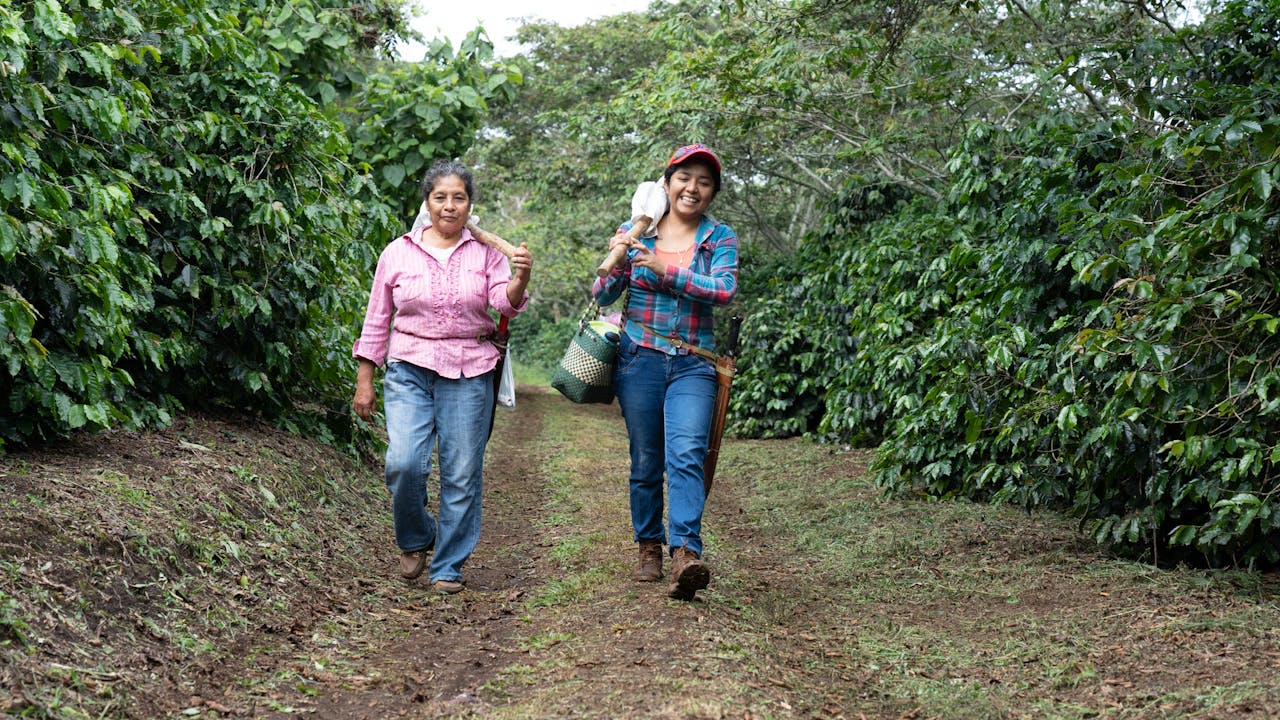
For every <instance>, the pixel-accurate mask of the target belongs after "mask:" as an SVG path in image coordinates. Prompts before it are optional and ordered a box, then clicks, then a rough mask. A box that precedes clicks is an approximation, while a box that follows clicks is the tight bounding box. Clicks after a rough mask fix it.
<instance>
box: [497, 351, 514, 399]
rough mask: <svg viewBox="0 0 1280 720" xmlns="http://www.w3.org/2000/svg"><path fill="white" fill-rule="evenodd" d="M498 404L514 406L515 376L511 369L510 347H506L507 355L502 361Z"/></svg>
mask: <svg viewBox="0 0 1280 720" xmlns="http://www.w3.org/2000/svg"><path fill="white" fill-rule="evenodd" d="M498 404H499V405H502V406H503V407H509V408H513V407H515V406H516V377H515V374H514V373H512V371H511V348H509V347H508V348H507V356H506V358H504V359H503V361H502V378H501V379H500V380H499V381H498Z"/></svg>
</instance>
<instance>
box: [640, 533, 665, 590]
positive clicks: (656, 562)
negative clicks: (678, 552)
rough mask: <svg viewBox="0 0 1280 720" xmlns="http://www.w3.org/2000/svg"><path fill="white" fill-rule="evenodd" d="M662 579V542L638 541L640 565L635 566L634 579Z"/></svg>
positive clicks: (644, 580) (645, 580) (654, 580)
mask: <svg viewBox="0 0 1280 720" xmlns="http://www.w3.org/2000/svg"><path fill="white" fill-rule="evenodd" d="M661 579H662V543H660V542H658V541H657V540H641V541H640V565H639V566H638V567H636V580H637V581H639V582H657V581H658V580H661Z"/></svg>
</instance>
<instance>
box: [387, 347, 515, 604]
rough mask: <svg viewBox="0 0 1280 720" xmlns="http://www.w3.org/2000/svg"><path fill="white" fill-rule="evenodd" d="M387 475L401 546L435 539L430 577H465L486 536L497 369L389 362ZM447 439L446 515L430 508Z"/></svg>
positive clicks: (443, 472) (443, 469)
mask: <svg viewBox="0 0 1280 720" xmlns="http://www.w3.org/2000/svg"><path fill="white" fill-rule="evenodd" d="M383 395H384V396H385V399H386V400H385V402H386V415H387V439H388V442H387V457H386V481H387V489H388V490H389V491H391V512H392V517H393V519H394V520H395V528H396V545H398V546H399V547H400V550H401V551H402V552H413V551H415V550H423V549H425V548H429V547H431V546H432V545H434V546H435V555H434V556H432V558H431V572H430V579H431V580H432V581H435V580H454V581H457V580H460V579H461V578H462V564H463V563H464V562H466V560H467V558H468V557H470V555H471V553H472V551H474V550H475V549H476V543H477V542H479V541H480V498H481V495H482V489H483V484H482V481H481V473H482V470H483V467H484V449H485V445H486V443H487V442H488V439H489V437H488V435H489V432H488V431H489V415H490V413H491V412H493V378H492V374H491V373H485V374H484V375H480V376H479V377H473V378H465V377H464V378H458V379H457V380H450V379H449V378H443V377H440V376H439V375H437V374H436V373H435V372H433V371H431V370H427V369H426V368H421V367H418V366H416V365H413V364H410V363H407V362H393V363H390V364H388V365H387V371H386V376H385V377H384V378H383ZM437 439H438V440H439V442H440V447H439V452H438V455H439V458H440V468H439V474H440V510H439V516H440V519H439V522H438V523H437V521H436V518H434V517H432V515H431V513H430V512H429V511H428V510H427V508H426V504H427V498H428V492H427V476H428V475H429V474H430V472H431V450H432V448H433V447H434V446H435V445H436V441H437Z"/></svg>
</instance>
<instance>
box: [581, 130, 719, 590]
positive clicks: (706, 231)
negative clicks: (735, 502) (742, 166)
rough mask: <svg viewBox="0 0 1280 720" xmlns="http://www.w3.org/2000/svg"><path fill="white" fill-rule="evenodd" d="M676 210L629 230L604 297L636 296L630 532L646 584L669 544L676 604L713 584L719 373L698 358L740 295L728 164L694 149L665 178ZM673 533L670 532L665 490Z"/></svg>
mask: <svg viewBox="0 0 1280 720" xmlns="http://www.w3.org/2000/svg"><path fill="white" fill-rule="evenodd" d="M663 187H664V189H665V190H666V193H667V200H668V203H667V204H668V208H669V209H668V210H667V212H666V214H665V215H663V216H662V218H661V219H659V220H658V223H657V225H656V230H655V231H653V232H651V233H649V234H648V235H644V234H642V235H641V237H639V238H638V239H636V240H629V239H628V238H627V237H626V231H627V230H628V229H630V223H624V224H623V225H622V227H621V228H620V229H619V231H618V234H617V235H616V236H615V237H614V238H613V239H612V240H610V243H609V247H610V250H612V249H613V248H614V247H615V246H617V245H626V247H627V259H626V262H625V263H622V264H621V265H619V266H618V267H616V268H615V269H614V270H613V271H612V272H611V273H610V274H608V275H606V276H604V277H602V278H600V279H598V280H597V281H596V283H595V286H594V288H593V292H594V294H595V298H596V301H597V302H599V303H600V304H601V305H609V304H611V303H613V302H614V301H616V300H617V299H618V298H620V297H623V296H624V293H625V297H626V302H625V306H624V307H623V309H622V318H623V332H622V341H621V344H620V346H619V354H618V361H617V365H616V367H615V370H614V384H615V386H616V389H617V397H618V405H619V406H620V407H621V408H622V416H623V418H624V419H625V420H626V425H627V435H628V439H629V441H630V445H631V476H630V498H631V523H632V526H633V528H634V530H635V536H634V537H635V540H636V542H637V543H639V564H638V567H637V569H636V575H635V577H636V580H639V581H641V582H656V581H657V580H660V579H662V563H663V557H662V556H663V553H662V548H663V543H664V541H665V542H666V545H667V546H668V548H669V552H670V553H671V579H672V583H671V586H670V588H669V590H668V595H670V596H671V597H673V598H676V599H680V600H692V599H693V597H694V594H695V593H696V592H697V591H698V590H701V589H703V588H705V587H707V585H708V583H710V581H711V571H710V569H709V568H708V567H707V565H706V563H704V562H703V560H702V551H703V546H702V510H703V506H704V505H705V503H706V499H707V498H706V491H705V490H704V487H703V461H704V460H705V459H706V455H707V447H708V443H709V440H710V427H711V415H712V411H713V409H714V405H715V396H716V371H715V367H714V366H713V365H712V364H711V363H710V362H708V361H707V360H705V359H704V358H702V357H699V356H698V355H696V354H692V353H690V352H689V350H688V349H687V348H683V347H678V346H677V345H673V344H672V342H671V341H670V339H671V338H678V339H679V340H681V341H683V343H679V344H688V345H694V346H698V347H701V348H705V349H707V350H709V351H710V350H713V349H714V345H715V336H714V334H713V332H712V330H713V327H712V323H713V317H712V311H713V309H714V308H715V307H716V306H720V305H725V304H728V303H729V301H730V300H732V299H733V296H734V294H735V293H736V292H737V288H738V239H737V237H736V236H735V235H734V232H733V229H732V228H730V227H729V226H728V225H725V224H724V223H721V222H717V221H716V220H715V219H714V218H712V217H711V216H710V215H708V214H707V208H708V207H709V206H710V205H711V201H712V200H713V199H715V196H716V193H717V192H719V191H720V159H719V158H718V157H716V154H715V153H714V152H712V151H711V149H710V148H708V147H707V146H705V145H702V144H700V143H699V144H695V145H686V146H684V147H681V148H679V149H677V150H676V151H675V152H674V153H673V154H672V155H671V158H670V159H669V160H668V161H667V167H666V170H665V172H664V174H663ZM664 475H665V485H666V490H667V501H668V507H667V509H666V515H667V521H668V524H669V527H668V528H666V529H664V528H663V489H664Z"/></svg>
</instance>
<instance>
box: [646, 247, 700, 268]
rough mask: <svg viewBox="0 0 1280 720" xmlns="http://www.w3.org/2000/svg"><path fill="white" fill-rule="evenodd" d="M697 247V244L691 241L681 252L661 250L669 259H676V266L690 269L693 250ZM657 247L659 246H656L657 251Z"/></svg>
mask: <svg viewBox="0 0 1280 720" xmlns="http://www.w3.org/2000/svg"><path fill="white" fill-rule="evenodd" d="M695 245H697V243H695V242H693V241H690V242H689V245H688V246H687V247H685V249H683V250H680V251H679V252H677V251H675V250H661V251H660V252H661V253H662V254H663V255H666V256H667V257H668V258H675V261H676V262H675V264H676V265H679V266H680V267H689V263H690V261H691V260H693V248H694V246H695ZM656 247H657V246H656V245H655V249H656Z"/></svg>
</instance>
